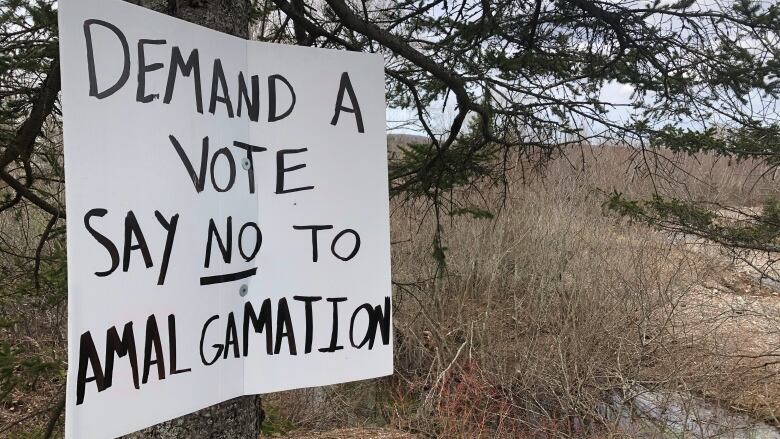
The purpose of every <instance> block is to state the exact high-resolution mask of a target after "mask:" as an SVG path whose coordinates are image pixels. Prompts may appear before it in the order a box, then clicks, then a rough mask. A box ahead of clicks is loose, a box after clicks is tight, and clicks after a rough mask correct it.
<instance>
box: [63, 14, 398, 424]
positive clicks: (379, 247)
mask: <svg viewBox="0 0 780 439" xmlns="http://www.w3.org/2000/svg"><path fill="white" fill-rule="evenodd" d="M59 32H60V52H61V69H62V92H63V97H62V99H63V117H64V130H65V132H64V135H65V171H66V178H67V215H68V283H69V319H68V322H69V327H68V332H69V337H68V339H69V346H68V361H69V368H68V392H67V416H66V418H67V419H66V435H67V436H68V437H70V438H76V437H78V438H102V437H115V436H119V435H122V434H125V433H129V432H132V431H135V430H138V429H141V428H143V427H146V426H149V425H153V424H155V423H158V422H161V421H164V420H168V419H171V418H174V417H177V416H181V415H184V414H187V413H190V412H193V411H195V410H198V409H200V408H203V407H206V406H209V405H212V404H215V403H218V402H220V401H224V400H226V399H230V398H233V397H237V396H240V395H245V394H255V393H264V392H271V391H277V390H284V389H292V388H300V387H307V386H319V385H326V384H333V383H339V382H345V381H351V380H359V379H366V378H371V377H378V376H383V375H387V374H390V373H392V334H391V331H392V324H391V317H390V313H391V303H390V290H391V286H390V241H389V219H388V217H389V209H388V182H387V155H386V139H385V106H384V73H383V61H382V57H381V56H380V55H369V54H360V53H350V52H345V51H332V50H321V49H313V48H302V47H295V46H285V45H274V44H263V43H258V42H251V41H250V42H248V41H245V40H242V39H239V38H235V37H232V36H229V35H225V34H222V33H218V32H215V31H212V30H208V29H205V28H202V27H199V26H196V25H193V24H190V23H186V22H184V21H181V20H178V19H174V18H171V17H168V16H166V15H163V14H158V13H155V12H151V11H149V10H146V9H143V8H141V7H138V6H134V5H131V4H129V3H125V2H122V1H119V0H62V1H61V2H60V3H59Z"/></svg>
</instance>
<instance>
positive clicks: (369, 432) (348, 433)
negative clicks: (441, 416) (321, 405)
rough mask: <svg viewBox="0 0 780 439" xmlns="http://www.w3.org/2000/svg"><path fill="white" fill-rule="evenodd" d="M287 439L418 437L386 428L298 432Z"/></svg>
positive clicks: (409, 438)
mask: <svg viewBox="0 0 780 439" xmlns="http://www.w3.org/2000/svg"><path fill="white" fill-rule="evenodd" d="M277 437H280V438H285V439H415V438H417V436H415V435H413V434H410V433H407V432H404V431H400V430H392V429H386V428H343V429H337V430H330V431H307V432H296V433H294V434H290V435H288V436H277Z"/></svg>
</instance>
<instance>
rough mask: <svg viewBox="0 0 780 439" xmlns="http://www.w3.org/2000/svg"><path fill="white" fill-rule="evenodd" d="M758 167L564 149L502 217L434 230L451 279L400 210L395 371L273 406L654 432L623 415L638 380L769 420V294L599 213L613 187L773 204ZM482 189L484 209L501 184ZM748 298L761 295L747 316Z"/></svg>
mask: <svg viewBox="0 0 780 439" xmlns="http://www.w3.org/2000/svg"><path fill="white" fill-rule="evenodd" d="M650 171H652V172H650ZM762 172H763V171H762V169H761V167H760V166H756V165H755V164H754V163H747V162H743V163H734V162H732V163H729V162H728V161H725V160H723V159H720V160H718V159H716V158H713V157H709V156H701V157H687V156H686V157H682V156H674V155H671V154H663V155H657V156H646V157H643V156H642V155H641V154H639V155H637V154H635V153H634V152H632V151H630V150H627V149H622V148H603V149H601V150H595V149H594V150H587V151H572V152H571V153H570V154H569V155H568V157H567V158H566V159H558V160H555V161H553V162H552V163H549V164H548V166H547V167H546V168H545V172H544V174H543V177H542V176H540V175H529V174H526V175H525V181H524V183H523V182H521V181H519V180H520V175H515V177H517V178H516V179H517V180H518V181H515V182H512V183H510V191H509V194H508V197H507V199H506V200H505V204H504V205H503V208H502V209H501V214H500V215H498V216H497V218H496V219H493V220H484V219H482V220H478V219H471V218H466V217H457V218H452V219H450V218H447V219H446V220H445V221H443V227H444V229H443V232H444V235H443V236H444V245H445V246H446V247H447V248H448V250H447V254H446V261H447V262H446V268H445V270H444V272H441V271H440V267H439V266H438V264H437V263H436V261H435V260H434V258H433V257H432V256H431V255H432V251H433V249H432V246H431V243H432V236H433V231H434V227H433V224H432V219H431V216H430V212H428V211H427V210H426V209H425V206H424V205H415V204H405V205H399V204H398V203H396V204H395V205H394V212H393V217H392V225H393V227H392V231H393V237H392V240H393V242H394V243H395V244H394V245H393V278H394V281H395V282H396V289H395V297H394V300H395V302H394V304H395V328H396V332H395V334H396V338H395V343H396V374H395V375H394V376H393V378H391V379H388V380H385V381H383V382H382V383H381V384H378V385H374V384H371V383H361V384H358V385H356V386H352V385H347V386H337V387H333V388H328V389H326V390H321V391H314V393H311V391H310V393H309V394H304V393H301V392H298V393H287V394H283V395H276V396H272V397H271V398H268V399H267V401H269V403H270V404H278V406H280V407H281V409H282V410H283V411H284V410H287V409H286V408H289V407H290V406H291V404H292V405H295V404H298V405H303V406H305V407H306V410H303V411H301V410H298V411H296V410H292V413H293V415H292V416H293V418H296V421H295V422H296V425H298V426H302V427H322V426H327V425H334V424H341V425H344V424H343V422H344V420H345V419H347V420H349V419H352V421H353V422H355V423H357V424H361V423H372V422H373V423H388V424H390V425H393V426H396V427H399V428H402V429H405V430H408V431H412V432H416V433H418V434H421V435H424V436H429V437H586V436H587V437H614V436H618V437H619V436H632V437H633V436H645V437H655V436H654V435H655V434H656V433H657V432H658V430H657V428H656V427H655V426H652V422H644V421H641V420H637V421H635V422H633V421H628V422H627V421H626V420H625V419H622V420H621V419H619V417H617V416H615V413H616V411H620V410H621V409H620V407H623V408H624V413H626V412H629V411H632V410H633V406H632V402H633V398H635V397H638V396H639V395H638V394H637V393H636V390H635V389H637V385H641V388H642V389H649V390H650V391H653V392H655V391H658V392H675V393H674V395H678V394H679V395H687V396H689V397H690V398H694V399H692V400H694V401H696V400H699V398H701V400H702V401H707V402H708V403H713V402H715V403H717V404H718V405H719V406H723V407H726V408H731V409H734V408H736V409H740V410H742V409H744V410H747V411H748V412H749V413H752V414H753V415H754V416H755V417H757V418H761V419H764V420H768V421H772V422H774V423H777V416H778V414H780V411H779V409H780V398H778V397H777V394H778V393H777V389H778V386H780V380H778V369H777V366H776V365H764V363H766V362H771V360H773V359H775V360H776V359H777V358H775V357H774V356H773V355H775V354H777V353H778V348H780V340H778V338H777V330H778V328H780V307H779V306H778V303H777V298H776V297H774V296H773V295H772V293H771V292H769V290H767V289H766V288H763V287H760V286H756V285H753V283H752V280H751V279H750V278H744V277H739V274H738V273H737V272H736V270H735V266H734V264H733V263H732V261H730V260H728V259H725V258H724V257H723V255H722V254H720V253H719V252H717V251H715V252H702V251H698V250H697V249H695V248H691V247H690V246H689V245H687V244H686V243H685V242H681V241H680V240H674V239H672V237H670V236H668V235H667V234H663V233H660V232H656V231H653V230H650V229H649V228H647V227H644V226H642V225H639V224H629V223H628V222H626V221H624V220H622V219H620V218H616V217H614V216H611V215H610V214H609V213H608V212H605V211H604V210H603V208H602V203H603V201H604V196H605V193H609V192H612V191H619V192H622V193H626V194H628V195H630V196H637V197H645V196H648V195H650V194H652V193H654V192H660V193H663V194H665V195H672V196H676V197H679V198H683V199H690V200H697V201H711V202H716V203H724V204H727V203H732V204H734V203H737V204H740V205H749V206H752V205H760V204H761V203H762V202H764V201H765V200H767V199H768V198H771V197H777V196H778V194H780V186H779V185H778V183H777V181H774V180H772V179H771V177H773V176H772V175H763V176H761V173H762ZM651 177H652V178H651ZM481 189H482V195H485V194H487V196H486V197H484V198H483V199H491V198H495V197H494V195H495V194H496V193H498V192H499V188H489V187H482V188H481ZM495 201H496V200H495V199H494V200H493V201H490V202H488V203H492V202H495ZM484 207H491V208H494V210H497V209H498V208H499V205H498V204H495V205H488V206H484ZM734 276H737V277H736V278H735V277H734ZM729 279H730V281H729ZM729 282H730V285H731V286H730V287H729V286H728V285H729ZM746 288H747V289H749V290H751V291H753V292H754V293H755V294H748V295H747V296H749V297H750V298H749V299H746V301H744V300H743V302H745V303H742V306H741V308H740V307H739V306H738V302H739V300H741V299H735V297H743V298H744V297H746V295H745V294H744V290H745V289H746ZM740 291H742V294H741V295H740V294H739V293H740ZM759 293H761V294H763V296H762V297H761V298H758V295H760V294H759ZM747 302H749V305H748V304H746V303H747ZM735 307H736V310H735ZM758 328H763V329H762V330H759V329H758ZM748 341H750V343H748ZM312 395H316V396H314V397H313V396H312ZM277 398H281V399H277ZM291 400H295V401H298V402H297V403H292V402H291ZM315 400H316V401H318V402H319V403H318V404H317V406H318V407H319V409H313V407H314V406H312V405H311V402H312V401H315ZM301 401H304V402H303V403H301ZM303 412H305V413H307V414H306V416H302V415H301V413H303ZM359 413H360V414H359ZM334 414H335V417H334V416H333V415H334ZM648 431H650V433H648Z"/></svg>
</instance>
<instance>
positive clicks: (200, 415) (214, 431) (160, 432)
mask: <svg viewBox="0 0 780 439" xmlns="http://www.w3.org/2000/svg"><path fill="white" fill-rule="evenodd" d="M128 1H130V2H131V3H135V4H138V5H140V6H143V7H146V8H149V9H153V10H155V11H158V12H163V13H166V14H168V15H172V16H175V17H178V18H181V19H183V20H187V21H189V22H192V23H195V24H199V25H201V26H205V27H208V28H211V29H215V30H218V31H220V32H225V33H229V34H231V35H235V36H238V37H242V38H247V36H248V35H249V12H250V8H251V5H250V2H249V0H128ZM262 422H263V411H262V406H261V404H260V397H259V396H243V397H240V398H235V399H232V400H230V401H225V402H223V403H221V404H217V405H215V406H212V407H207V408H205V409H203V410H200V411H198V412H195V413H192V414H190V415H187V416H183V417H181V418H177V419H173V420H171V421H168V422H163V423H162V424H159V425H155V426H153V427H150V428H147V429H145V430H141V431H139V432H136V433H132V434H130V435H127V436H125V437H124V438H125V439H142V438H143V439H146V438H159V439H184V438H186V439H206V438H208V439H257V437H258V436H259V435H260V427H261V425H262Z"/></svg>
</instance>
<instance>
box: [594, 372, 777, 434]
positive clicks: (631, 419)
mask: <svg viewBox="0 0 780 439" xmlns="http://www.w3.org/2000/svg"><path fill="white" fill-rule="evenodd" d="M607 416H608V417H609V418H610V419H611V420H612V421H613V422H616V423H617V425H618V426H620V427H621V428H622V429H624V430H627V431H630V432H633V433H635V434H636V436H635V437H642V438H664V437H675V438H676V437H686V438H724V439H726V438H728V439H780V429H778V428H776V427H773V426H771V425H768V424H766V423H764V422H760V421H756V420H754V419H751V418H750V417H749V416H747V415H745V414H743V413H739V412H737V411H734V410H732V409H729V408H727V407H721V406H719V405H716V404H713V403H711V402H708V401H706V400H704V399H703V398H699V397H696V396H693V395H686V394H684V393H681V392H671V391H654V390H650V389H647V388H646V387H644V386H642V385H639V384H634V385H632V386H630V387H629V388H628V389H626V390H625V391H623V392H622V394H621V393H618V392H616V393H615V395H614V397H613V404H612V407H611V408H610V410H609V413H607Z"/></svg>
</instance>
